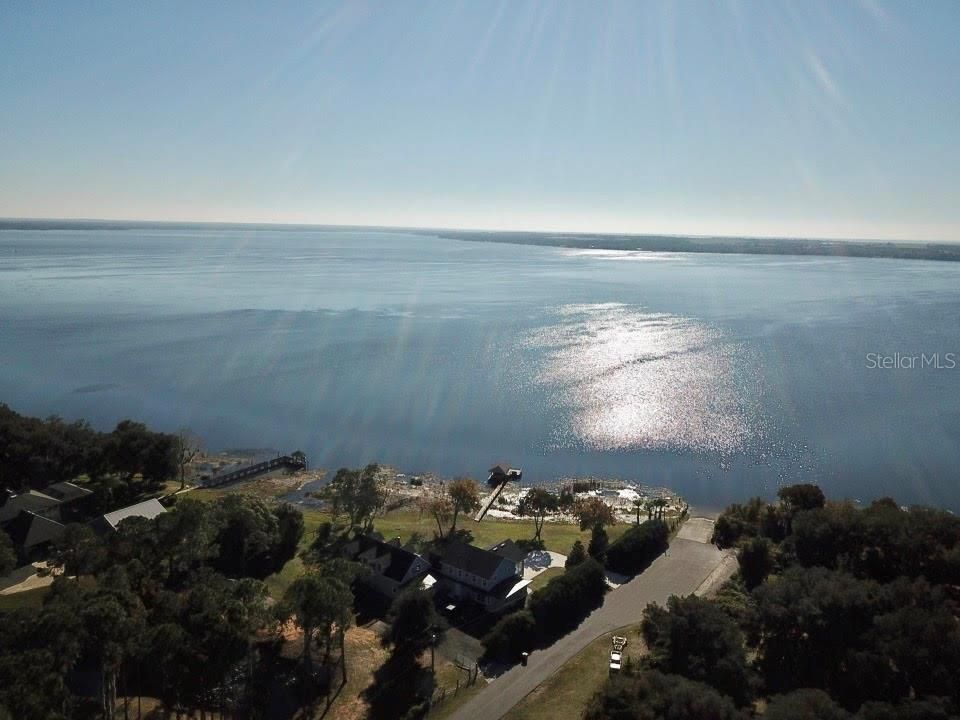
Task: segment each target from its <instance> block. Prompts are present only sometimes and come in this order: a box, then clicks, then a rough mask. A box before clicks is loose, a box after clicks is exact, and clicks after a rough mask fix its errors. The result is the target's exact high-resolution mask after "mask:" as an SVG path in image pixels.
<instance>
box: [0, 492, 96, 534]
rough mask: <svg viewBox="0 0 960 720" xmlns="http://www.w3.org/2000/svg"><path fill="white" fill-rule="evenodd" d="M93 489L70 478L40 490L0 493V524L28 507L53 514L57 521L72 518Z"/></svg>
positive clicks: (49, 514) (44, 513)
mask: <svg viewBox="0 0 960 720" xmlns="http://www.w3.org/2000/svg"><path fill="white" fill-rule="evenodd" d="M92 496H93V492H92V491H91V490H88V489H87V488H85V487H81V486H79V485H74V484H73V483H71V482H58V483H54V484H53V485H48V486H47V487H45V488H43V490H27V491H25V492H22V493H19V494H12V493H9V492H2V493H0V525H5V524H6V523H8V522H11V521H12V520H13V519H14V518H16V517H17V516H18V515H19V514H20V513H21V512H23V511H27V512H32V513H36V514H37V515H43V516H45V517H49V518H52V519H54V520H56V521H58V522H72V521H73V520H75V519H76V518H77V517H79V515H80V513H81V512H82V509H83V505H84V503H85V501H86V500H87V498H89V497H92Z"/></svg>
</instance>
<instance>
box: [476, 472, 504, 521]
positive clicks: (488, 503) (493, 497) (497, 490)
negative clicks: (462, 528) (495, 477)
mask: <svg viewBox="0 0 960 720" xmlns="http://www.w3.org/2000/svg"><path fill="white" fill-rule="evenodd" d="M510 480H511V478H509V477H507V478H504V479H503V480H501V481H500V483H499V484H498V485H497V486H496V487H495V488H494V489H493V492H492V493H490V495H488V496H487V498H486V499H485V500H484V501H483V505H481V506H480V510H478V511H477V514H476V515H474V517H473V519H474V520H476V521H477V522H480V521H481V520H483V516H484V515H486V514H487V510H489V509H490V506H491V505H493V503H495V502H496V501H497V498H498V497H500V493H502V492H503V489H504V488H505V487H506V486H507V483H508V482H510Z"/></svg>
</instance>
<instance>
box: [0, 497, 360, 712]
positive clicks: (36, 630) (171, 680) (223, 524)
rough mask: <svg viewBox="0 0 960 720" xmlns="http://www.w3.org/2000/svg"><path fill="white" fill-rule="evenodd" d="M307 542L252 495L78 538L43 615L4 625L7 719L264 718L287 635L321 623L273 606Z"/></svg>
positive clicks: (297, 517)
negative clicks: (200, 714)
mask: <svg viewBox="0 0 960 720" xmlns="http://www.w3.org/2000/svg"><path fill="white" fill-rule="evenodd" d="M302 534H303V518H302V515H301V514H300V513H299V511H297V510H296V509H294V508H292V507H290V506H287V505H275V506H270V505H267V504H266V503H265V502H264V501H263V500H261V499H259V498H256V497H251V496H246V495H230V496H226V497H224V498H222V499H220V500H217V501H215V502H211V503H206V502H201V501H196V500H190V499H181V500H180V501H179V502H177V503H176V505H175V506H174V507H173V508H172V509H171V510H170V511H169V512H166V513H163V514H161V515H159V516H158V517H156V518H154V519H152V520H148V519H145V518H139V517H137V518H129V519H127V520H125V521H123V522H122V523H121V524H120V525H119V527H118V529H117V531H116V533H114V534H112V535H110V536H107V537H105V538H101V537H98V536H96V535H94V534H93V533H92V532H91V531H90V529H89V528H88V527H87V526H84V525H71V526H68V531H67V532H66V533H64V535H63V537H62V538H61V539H60V540H59V541H58V542H57V543H56V546H55V548H54V553H53V558H52V562H53V564H54V565H55V566H59V567H61V568H63V570H64V572H63V574H60V575H59V576H57V577H56V579H55V580H54V582H53V585H52V586H51V589H50V591H49V592H48V593H47V595H46V596H45V598H44V601H43V606H42V607H41V608H40V609H39V611H38V610H32V609H20V610H14V611H11V612H3V613H0V626H2V630H3V631H2V632H0V717H3V712H4V711H6V712H7V713H8V714H9V715H10V716H11V717H15V718H21V719H23V720H33V719H34V718H35V719H37V720H41V719H42V720H51V719H57V718H84V717H110V718H112V717H114V713H116V712H117V711H118V710H119V709H120V708H118V700H117V698H118V697H123V698H124V700H123V707H122V710H123V714H124V717H131V716H133V717H140V715H141V712H140V710H141V708H140V707H139V705H140V703H139V698H140V697H141V696H148V697H154V698H158V699H159V700H160V701H161V703H162V705H163V707H164V709H165V711H166V713H167V714H168V715H169V714H170V713H176V714H177V715H178V716H180V715H181V714H182V713H189V712H191V711H193V710H197V709H201V708H206V709H213V708H216V709H218V710H220V711H221V717H225V716H226V715H228V714H230V715H233V716H235V717H251V716H253V715H254V714H255V711H256V708H257V707H260V706H262V704H263V702H265V701H266V697H268V695H269V690H270V687H266V688H264V687H262V686H261V685H262V684H263V683H264V682H267V683H268V685H269V684H270V683H271V682H273V679H274V678H275V676H276V675H275V673H274V672H273V671H272V670H271V671H269V672H265V671H264V669H265V666H266V665H267V663H268V661H270V660H271V658H275V655H276V653H275V652H274V651H273V650H271V648H275V646H276V644H277V638H278V633H279V629H280V628H281V627H282V625H283V624H285V623H290V622H295V623H308V622H311V621H308V620H307V619H306V618H307V614H306V613H304V612H303V605H302V604H298V603H297V600H298V597H297V596H296V595H295V594H293V593H292V594H291V595H290V597H289V598H284V602H281V603H278V604H273V605H271V604H270V603H269V602H268V595H267V589H266V587H265V585H264V584H263V582H262V578H264V577H265V576H266V575H267V574H269V573H271V572H274V571H275V570H276V569H278V568H280V567H282V566H283V564H284V563H285V562H286V561H287V560H289V559H290V558H291V557H293V555H294V553H295V552H296V549H297V546H298V543H299V541H300V538H301V536H302ZM350 600H352V598H350V599H348V600H346V601H345V602H346V607H347V608H348V609H349V601H350ZM342 617H343V616H342V615H339V616H337V617H335V618H334V619H333V620H332V621H330V623H328V624H332V625H333V626H337V625H339V626H340V627H341V628H342V627H343V625H344V624H345V621H343V620H342ZM325 622H326V621H325ZM321 624H322V623H321ZM313 629H314V628H312V627H311V630H313ZM310 635H312V633H308V636H310ZM91 688H98V689H99V694H98V697H97V699H96V701H95V702H91V700H90V698H89V697H88V696H89V691H90V689H91Z"/></svg>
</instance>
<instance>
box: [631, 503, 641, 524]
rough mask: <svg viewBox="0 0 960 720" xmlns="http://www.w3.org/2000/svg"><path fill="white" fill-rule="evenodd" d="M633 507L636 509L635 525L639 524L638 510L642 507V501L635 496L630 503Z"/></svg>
mask: <svg viewBox="0 0 960 720" xmlns="http://www.w3.org/2000/svg"><path fill="white" fill-rule="evenodd" d="M632 505H633V509H634V510H636V511H637V525H639V524H640V510H642V509H643V506H644V502H643V500H641V499H640V498H637V499H636V500H634V501H633V503H632Z"/></svg>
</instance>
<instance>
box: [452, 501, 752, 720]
mask: <svg viewBox="0 0 960 720" xmlns="http://www.w3.org/2000/svg"><path fill="white" fill-rule="evenodd" d="M693 520H697V521H698V524H699V521H700V519H699V518H693ZM708 522H709V521H708ZM698 534H699V533H698ZM735 565H736V563H735V562H734V561H732V556H731V555H730V553H729V552H721V551H720V550H717V548H716V547H714V546H713V545H710V544H709V543H704V542H698V541H697V540H691V539H683V538H677V539H675V540H674V541H673V543H671V545H670V550H669V551H668V553H667V554H666V555H661V556H660V557H659V558H657V559H656V560H655V561H654V562H653V564H652V565H651V566H650V567H649V568H647V569H646V571H644V572H643V573H642V574H641V575H639V576H637V577H636V578H634V579H633V580H631V581H630V582H628V583H627V584H625V585H622V586H621V587H619V588H618V589H616V590H614V591H612V592H610V593H609V594H608V595H607V597H606V600H605V601H604V603H603V605H602V606H601V607H599V608H597V609H596V610H594V611H593V612H592V613H591V614H590V616H589V617H588V618H587V619H586V620H584V621H583V622H582V623H581V624H580V627H578V628H577V629H576V630H574V631H573V632H572V633H570V634H569V635H566V636H565V637H562V638H560V640H558V641H557V642H556V643H554V644H553V645H551V646H550V647H548V648H544V649H543V650H537V651H536V652H534V653H531V655H530V658H529V660H528V662H527V666H526V667H523V666H521V665H516V666H515V667H513V668H512V669H511V670H509V671H508V672H506V673H504V674H503V675H501V676H500V677H498V678H497V679H496V680H494V681H493V682H491V683H490V684H489V685H488V686H487V687H486V688H484V689H483V690H482V691H481V692H480V693H478V694H477V695H476V696H475V697H473V698H471V699H470V701H469V702H467V703H466V704H465V705H464V706H463V707H462V708H460V711H459V712H458V713H457V714H456V715H454V716H453V717H454V718H457V719H458V720H498V719H499V718H501V717H503V716H504V715H505V714H506V713H507V712H508V711H509V710H510V709H511V708H512V707H513V706H514V705H516V704H517V703H518V702H520V701H521V700H522V699H523V698H524V697H526V696H527V695H528V694H529V693H530V692H532V691H533V690H534V689H536V687H537V686H538V685H539V684H540V683H542V682H543V681H544V680H546V679H547V678H548V677H550V676H551V675H552V674H553V673H555V672H556V671H557V670H559V669H560V666H561V665H563V664H564V663H565V662H566V661H567V660H569V659H570V658H572V657H573V656H574V655H576V654H577V653H578V652H580V651H581V650H582V649H583V648H585V647H586V646H587V645H589V644H590V643H591V642H592V641H593V640H595V639H596V638H598V637H600V636H601V635H603V634H605V633H608V632H610V631H611V630H615V629H617V628H620V627H623V626H624V625H630V624H632V623H635V622H639V620H640V617H641V615H642V613H643V609H644V608H645V607H646V606H647V604H648V603H652V602H656V603H660V604H661V605H662V604H664V603H666V601H667V598H668V597H670V596H671V595H689V594H691V593H693V592H694V591H696V590H697V589H698V588H699V587H700V586H701V585H703V584H704V582H705V581H707V580H708V579H709V580H710V581H711V582H713V581H716V580H719V579H724V578H726V577H728V576H729V575H730V574H731V573H732V572H733V569H734V566H735Z"/></svg>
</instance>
